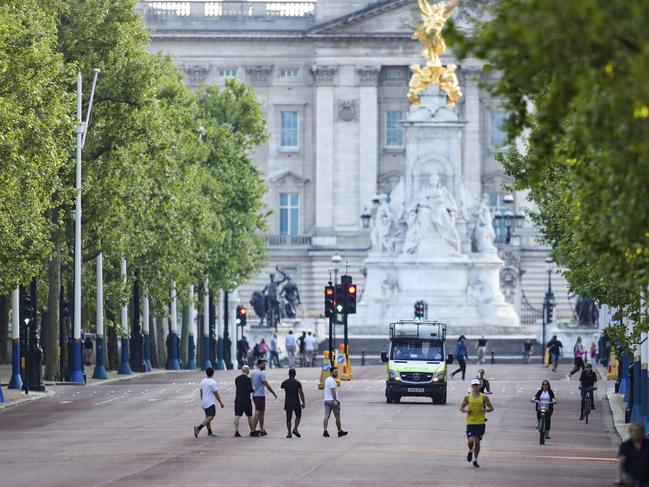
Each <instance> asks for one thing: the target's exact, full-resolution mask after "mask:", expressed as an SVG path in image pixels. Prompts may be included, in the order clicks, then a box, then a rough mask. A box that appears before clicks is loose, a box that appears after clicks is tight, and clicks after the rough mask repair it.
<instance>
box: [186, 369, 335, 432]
mask: <svg viewBox="0 0 649 487" xmlns="http://www.w3.org/2000/svg"><path fill="white" fill-rule="evenodd" d="M266 363H267V362H266V360H265V359H263V358H260V359H258V360H257V367H256V368H255V369H254V370H253V371H252V373H251V372H250V367H249V366H248V365H243V366H242V367H241V374H240V375H239V376H238V377H237V378H236V379H235V381H234V385H235V398H234V436H235V437H236V438H240V437H241V436H242V435H241V433H240V432H239V424H240V422H241V417H242V416H244V415H245V416H246V418H247V420H248V427H249V428H250V433H249V435H250V436H252V437H261V436H267V435H268V433H267V432H266V429H265V414H266V391H268V392H270V393H271V394H272V395H273V396H274V397H275V399H277V393H276V392H275V391H274V390H273V388H272V387H271V385H270V384H269V382H268V376H267V373H266ZM205 374H206V376H207V377H205V378H204V379H203V380H202V381H201V383H200V387H199V390H200V397H201V406H202V407H203V411H204V413H205V419H203V421H202V422H201V423H200V424H199V425H197V426H194V437H196V438H198V435H199V433H200V432H201V431H202V430H203V428H205V429H206V430H207V436H208V437H213V436H215V435H214V433H213V432H212V429H211V424H212V420H213V419H214V417H215V416H216V404H217V403H218V404H219V405H220V406H221V408H223V407H224V404H223V401H222V400H221V396H220V394H219V390H218V389H219V386H218V384H217V383H216V381H215V380H214V378H213V376H214V369H213V368H211V367H210V368H208V369H207V370H206V371H205ZM296 375H297V371H296V370H295V369H294V368H289V370H288V378H287V379H286V380H284V381H283V382H282V384H281V386H280V387H281V388H282V389H284V411H285V412H286V430H287V435H286V437H287V438H293V437H294V436H295V437H297V438H301V437H302V435H301V434H300V431H299V429H298V428H299V426H300V421H301V419H302V410H303V409H304V408H305V407H306V399H305V396H304V389H303V388H302V384H301V383H300V381H298V380H297V379H296ZM337 378H338V369H337V368H336V367H332V368H331V369H330V371H329V377H327V378H326V380H325V382H324V398H323V399H324V418H323V421H322V426H323V433H322V436H324V437H326V438H328V437H329V436H330V435H329V431H328V425H329V418H330V416H331V413H332V412H333V414H334V417H335V420H336V429H337V433H338V437H343V436H346V435H347V434H348V432H347V431H345V430H343V429H342V424H341V419H340V409H341V408H340V394H339V392H338V387H339V386H338V381H337ZM253 404H254V414H253ZM293 416H295V420H293Z"/></svg>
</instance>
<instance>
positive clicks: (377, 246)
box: [371, 195, 394, 254]
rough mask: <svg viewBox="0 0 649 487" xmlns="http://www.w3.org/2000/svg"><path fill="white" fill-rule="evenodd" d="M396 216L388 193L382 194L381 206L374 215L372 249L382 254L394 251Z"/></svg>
mask: <svg viewBox="0 0 649 487" xmlns="http://www.w3.org/2000/svg"><path fill="white" fill-rule="evenodd" d="M393 226H394V216H393V214H392V209H391V208H390V205H389V204H388V201H387V196H386V195H381V196H380V203H379V207H378V208H377V210H376V215H375V217H374V228H372V233H371V239H372V250H373V251H374V252H379V253H381V254H391V253H393V252H394V234H393V233H394V231H393V230H394V229H393Z"/></svg>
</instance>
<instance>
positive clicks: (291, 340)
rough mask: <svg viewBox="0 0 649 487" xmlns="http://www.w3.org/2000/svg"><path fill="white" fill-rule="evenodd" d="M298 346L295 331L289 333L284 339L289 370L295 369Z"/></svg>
mask: <svg viewBox="0 0 649 487" xmlns="http://www.w3.org/2000/svg"><path fill="white" fill-rule="evenodd" d="M296 346H297V340H296V339H295V335H293V330H289V331H288V335H286V338H285V339H284V348H285V349H286V353H287V354H288V366H289V368H291V369H292V368H293V367H295V348H296Z"/></svg>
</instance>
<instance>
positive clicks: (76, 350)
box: [70, 339, 86, 384]
mask: <svg viewBox="0 0 649 487" xmlns="http://www.w3.org/2000/svg"><path fill="white" fill-rule="evenodd" d="M70 382H74V383H77V384H84V383H85V382H86V380H85V378H84V377H83V370H81V340H80V339H79V340H76V339H75V340H74V344H73V345H72V374H70Z"/></svg>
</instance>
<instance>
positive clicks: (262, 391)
mask: <svg viewBox="0 0 649 487" xmlns="http://www.w3.org/2000/svg"><path fill="white" fill-rule="evenodd" d="M250 379H251V380H252V389H253V393H252V400H253V402H254V403H255V415H254V416H253V418H252V433H250V436H266V435H267V434H268V433H266V430H265V429H264V412H265V411H266V389H268V390H269V391H270V393H271V394H272V395H273V396H275V399H277V394H275V391H274V390H273V388H272V387H270V384H269V383H268V379H267V377H266V360H264V359H263V358H260V359H259V360H257V368H256V369H255V370H254V371H253V372H252V374H251V376H250ZM257 425H259V430H257Z"/></svg>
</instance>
